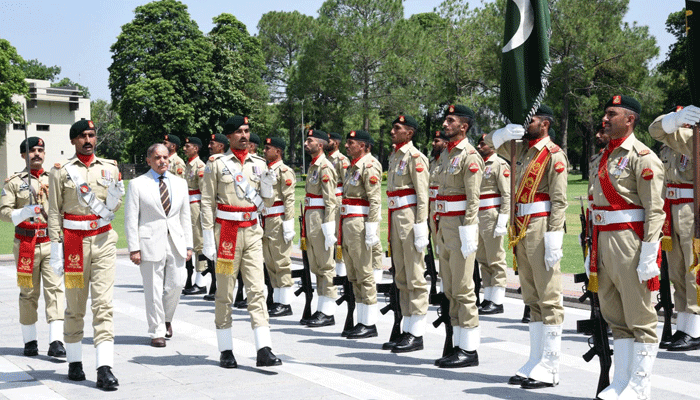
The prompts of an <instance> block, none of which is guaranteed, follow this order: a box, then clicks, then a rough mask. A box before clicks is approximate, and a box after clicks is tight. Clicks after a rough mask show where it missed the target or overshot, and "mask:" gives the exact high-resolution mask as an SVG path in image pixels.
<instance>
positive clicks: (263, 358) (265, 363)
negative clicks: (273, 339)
mask: <svg viewBox="0 0 700 400" xmlns="http://www.w3.org/2000/svg"><path fill="white" fill-rule="evenodd" d="M255 365H256V366H258V367H274V366H275V365H282V360H280V359H279V358H277V357H276V356H275V355H274V354H272V349H270V348H269V347H267V346H265V347H263V348H262V349H260V350H258V357H257V359H256V360H255Z"/></svg>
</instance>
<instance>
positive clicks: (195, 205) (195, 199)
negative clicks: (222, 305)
mask: <svg viewBox="0 0 700 400" xmlns="http://www.w3.org/2000/svg"><path fill="white" fill-rule="evenodd" d="M201 148H202V141H201V140H200V139H199V138H197V137H188V138H186V139H185V145H184V146H183V147H182V149H183V150H184V151H185V155H186V156H187V165H186V166H185V174H184V175H183V177H184V178H185V180H186V181H187V189H188V191H189V196H190V216H191V218H192V242H193V244H194V249H193V250H194V254H195V255H194V256H193V257H192V258H191V259H190V260H188V261H187V262H186V263H185V268H187V282H186V283H185V289H184V290H183V291H182V293H183V294H195V293H201V291H200V287H201V288H204V284H203V280H204V279H203V277H202V272H205V271H206V270H207V267H208V263H211V264H212V267H213V263H214V262H213V261H209V262H208V261H207V260H206V258H205V257H204V256H203V255H202V219H201V218H200V216H199V208H200V207H199V205H200V202H201V200H202V192H201V191H200V189H199V188H200V186H201V182H202V179H203V178H204V167H205V165H204V162H203V161H202V159H201V158H199V150H200V149H201ZM195 263H196V265H197V268H196V269H197V274H196V276H195V285H197V287H196V288H193V287H192V282H191V279H192V275H193V272H194V269H195V267H194V264H195ZM211 276H212V277H214V274H212V275H211ZM200 285H202V286H200ZM214 293H216V280H213V281H212V284H211V291H210V292H209V294H208V295H206V296H204V297H205V300H210V301H213V300H214Z"/></svg>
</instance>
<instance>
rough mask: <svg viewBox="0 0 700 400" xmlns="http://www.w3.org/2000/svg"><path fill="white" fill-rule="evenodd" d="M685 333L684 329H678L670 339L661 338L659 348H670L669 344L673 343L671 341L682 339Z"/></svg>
mask: <svg viewBox="0 0 700 400" xmlns="http://www.w3.org/2000/svg"><path fill="white" fill-rule="evenodd" d="M683 335H684V333H683V331H676V333H674V334H673V335H671V337H670V338H668V340H661V341H659V348H661V349H668V346H670V345H671V343H673V342H675V341H676V340H678V339H680V338H681V337H682V336H683Z"/></svg>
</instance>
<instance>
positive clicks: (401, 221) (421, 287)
mask: <svg viewBox="0 0 700 400" xmlns="http://www.w3.org/2000/svg"><path fill="white" fill-rule="evenodd" d="M415 213H416V209H415V207H409V208H404V209H402V210H396V211H394V212H393V213H392V214H391V257H392V261H393V263H394V267H395V268H396V273H395V274H394V282H395V283H396V287H397V288H398V289H399V304H400V306H401V314H402V315H403V316H405V317H407V316H411V315H425V314H426V313H427V312H428V282H427V281H426V280H425V275H424V274H425V264H424V262H423V253H422V252H421V253H419V252H418V251H417V250H416V246H415V245H414V244H413V243H414V237H415V236H414V233H413V225H414V223H415V219H416V218H415Z"/></svg>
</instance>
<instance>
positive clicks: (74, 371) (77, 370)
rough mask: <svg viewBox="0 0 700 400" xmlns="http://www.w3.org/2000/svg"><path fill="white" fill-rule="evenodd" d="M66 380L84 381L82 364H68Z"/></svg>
mask: <svg viewBox="0 0 700 400" xmlns="http://www.w3.org/2000/svg"><path fill="white" fill-rule="evenodd" d="M68 379H70V380H72V381H84V380H85V372H83V363H82V362H80V361H78V362H72V363H70V364H68Z"/></svg>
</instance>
